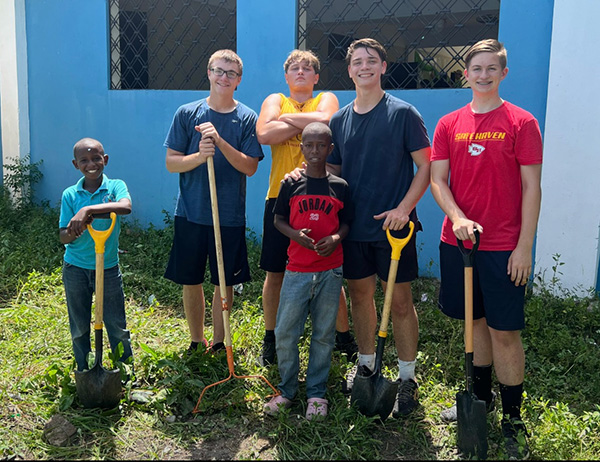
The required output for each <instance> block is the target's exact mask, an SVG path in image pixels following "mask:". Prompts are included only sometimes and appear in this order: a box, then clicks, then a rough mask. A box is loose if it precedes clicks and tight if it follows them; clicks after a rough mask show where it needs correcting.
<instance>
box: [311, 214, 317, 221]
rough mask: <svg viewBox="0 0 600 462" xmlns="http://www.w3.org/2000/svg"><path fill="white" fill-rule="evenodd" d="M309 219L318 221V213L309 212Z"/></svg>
mask: <svg viewBox="0 0 600 462" xmlns="http://www.w3.org/2000/svg"><path fill="white" fill-rule="evenodd" d="M309 220H310V221H319V214H318V213H311V214H310V218H309Z"/></svg>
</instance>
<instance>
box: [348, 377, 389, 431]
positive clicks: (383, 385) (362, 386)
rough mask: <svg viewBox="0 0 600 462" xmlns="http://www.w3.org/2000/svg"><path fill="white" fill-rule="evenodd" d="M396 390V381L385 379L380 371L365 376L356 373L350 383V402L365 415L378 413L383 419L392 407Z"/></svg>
mask: <svg viewBox="0 0 600 462" xmlns="http://www.w3.org/2000/svg"><path fill="white" fill-rule="evenodd" d="M397 392H398V383H397V382H392V381H391V380H388V379H386V378H385V377H383V376H382V375H381V372H374V373H373V374H371V375H370V376H367V377H363V376H359V375H357V376H356V377H355V378H354V383H353V385H352V394H351V396H350V403H351V404H352V403H356V406H357V407H358V410H359V411H360V413H361V414H363V415H366V416H367V417H372V416H375V415H379V418H380V419H381V420H385V419H387V418H388V417H389V415H390V413H391V412H392V409H393V408H394V402H395V401H396V393H397Z"/></svg>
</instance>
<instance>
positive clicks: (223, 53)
mask: <svg viewBox="0 0 600 462" xmlns="http://www.w3.org/2000/svg"><path fill="white" fill-rule="evenodd" d="M217 59H222V60H223V61H226V62H228V63H234V64H237V66H238V69H239V71H240V72H239V74H240V75H242V71H243V69H244V64H243V63H242V58H240V57H239V56H238V54H237V53H236V52H235V51H233V50H227V49H225V50H217V51H215V52H214V53H213V54H212V55H211V56H210V58H209V60H208V70H210V68H211V67H212V64H213V63H214V62H215V61H216V60H217Z"/></svg>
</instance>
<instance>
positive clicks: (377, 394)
mask: <svg viewBox="0 0 600 462" xmlns="http://www.w3.org/2000/svg"><path fill="white" fill-rule="evenodd" d="M408 225H409V228H410V229H409V232H408V236H406V237H405V238H402V239H398V238H395V237H393V236H392V235H391V234H390V230H389V229H386V230H385V232H386V234H387V238H388V241H389V243H390V245H391V246H392V260H391V262H390V270H389V273H388V279H387V286H386V290H385V300H384V303H383V312H382V314H381V325H380V326H379V333H378V336H377V352H376V355H375V369H374V370H373V373H372V374H371V375H369V376H360V375H358V374H357V375H356V377H355V378H354V383H353V385H352V394H351V397H350V403H356V405H357V407H358V410H359V411H360V412H361V413H362V414H364V415H366V416H368V417H371V416H374V415H379V417H380V418H381V420H385V419H387V418H388V416H389V415H390V412H392V408H393V407H394V401H395V400H396V393H397V391H398V382H396V381H394V382H392V381H391V380H389V379H386V378H385V377H384V376H383V375H382V374H381V363H382V361H383V348H384V346H385V339H386V337H387V327H388V321H389V317H390V313H391V311H392V295H393V293H394V286H395V281H396V273H397V272H398V262H399V260H400V254H401V252H402V249H403V248H404V247H405V246H406V244H407V243H408V241H409V240H410V238H411V236H412V234H413V231H414V228H415V225H414V223H413V222H412V221H409V222H408Z"/></svg>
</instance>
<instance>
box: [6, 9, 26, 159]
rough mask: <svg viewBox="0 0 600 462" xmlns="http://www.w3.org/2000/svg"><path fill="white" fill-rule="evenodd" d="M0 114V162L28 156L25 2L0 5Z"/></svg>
mask: <svg viewBox="0 0 600 462" xmlns="http://www.w3.org/2000/svg"><path fill="white" fill-rule="evenodd" d="M0 50H2V52H1V53H0V103H1V107H0V114H1V115H2V159H3V164H4V165H7V164H8V163H9V162H10V161H11V160H12V159H14V158H22V157H25V156H27V154H29V102H28V90H27V39H26V35H25V0H2V1H0Z"/></svg>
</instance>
